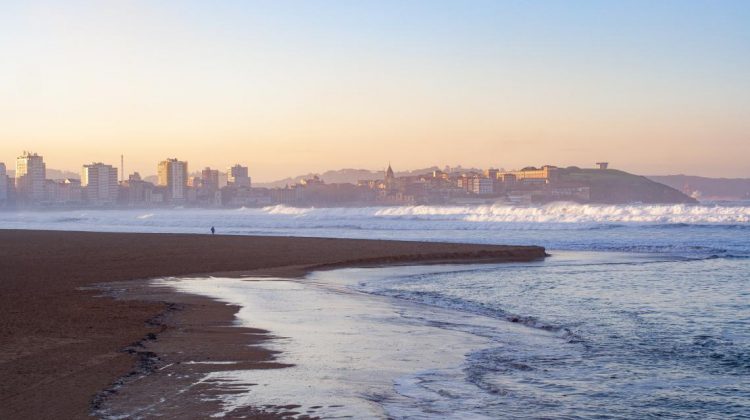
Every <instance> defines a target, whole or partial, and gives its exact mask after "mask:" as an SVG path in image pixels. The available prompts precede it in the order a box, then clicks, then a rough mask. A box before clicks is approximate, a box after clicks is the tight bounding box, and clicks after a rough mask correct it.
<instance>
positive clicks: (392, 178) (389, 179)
mask: <svg viewBox="0 0 750 420" xmlns="http://www.w3.org/2000/svg"><path fill="white" fill-rule="evenodd" d="M383 181H384V182H385V189H387V190H390V189H393V187H395V184H396V175H395V174H394V173H393V168H391V164H390V163H389V164H388V169H386V170H385V179H384V180H383Z"/></svg>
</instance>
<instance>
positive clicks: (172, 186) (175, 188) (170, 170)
mask: <svg viewBox="0 0 750 420" xmlns="http://www.w3.org/2000/svg"><path fill="white" fill-rule="evenodd" d="M187 181H188V167H187V162H183V161H180V160H177V159H167V160H163V161H161V162H159V185H160V186H162V187H167V194H168V195H169V198H170V199H171V200H173V201H184V200H185V198H186V190H187Z"/></svg>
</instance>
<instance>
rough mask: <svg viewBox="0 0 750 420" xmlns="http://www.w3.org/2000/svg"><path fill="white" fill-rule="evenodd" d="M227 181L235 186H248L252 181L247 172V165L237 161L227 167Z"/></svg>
mask: <svg viewBox="0 0 750 420" xmlns="http://www.w3.org/2000/svg"><path fill="white" fill-rule="evenodd" d="M227 183H228V184H229V185H232V186H235V187H246V188H250V186H251V184H252V181H251V179H250V177H249V176H248V174H247V166H242V165H240V164H239V163H238V164H236V165H234V166H232V167H230V168H229V169H227Z"/></svg>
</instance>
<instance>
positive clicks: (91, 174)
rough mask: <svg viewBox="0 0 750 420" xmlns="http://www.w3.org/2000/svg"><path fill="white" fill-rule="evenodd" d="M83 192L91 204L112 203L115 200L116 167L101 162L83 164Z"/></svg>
mask: <svg viewBox="0 0 750 420" xmlns="http://www.w3.org/2000/svg"><path fill="white" fill-rule="evenodd" d="M81 187H82V188H83V194H84V197H85V198H86V201H88V202H89V203H91V204H96V205H112V204H115V202H116V201H117V168H114V167H112V165H105V164H103V163H92V164H90V165H83V171H82V172H81Z"/></svg>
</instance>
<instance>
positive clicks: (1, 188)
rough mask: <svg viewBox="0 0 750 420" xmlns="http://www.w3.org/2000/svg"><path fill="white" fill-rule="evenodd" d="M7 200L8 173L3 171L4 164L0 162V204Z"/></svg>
mask: <svg viewBox="0 0 750 420" xmlns="http://www.w3.org/2000/svg"><path fill="white" fill-rule="evenodd" d="M7 201H8V175H7V173H6V171H5V164H4V163H2V162H0V205H3V204H5V203H6V202H7Z"/></svg>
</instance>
